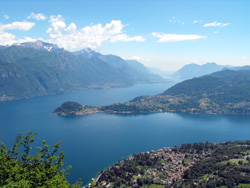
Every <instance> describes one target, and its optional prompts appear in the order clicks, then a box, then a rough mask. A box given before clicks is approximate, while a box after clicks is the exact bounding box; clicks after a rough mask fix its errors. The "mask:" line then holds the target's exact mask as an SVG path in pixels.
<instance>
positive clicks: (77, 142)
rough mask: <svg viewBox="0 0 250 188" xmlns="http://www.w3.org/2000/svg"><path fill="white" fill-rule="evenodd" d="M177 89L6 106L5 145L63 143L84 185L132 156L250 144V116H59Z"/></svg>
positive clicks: (2, 111)
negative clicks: (31, 139) (70, 107)
mask: <svg viewBox="0 0 250 188" xmlns="http://www.w3.org/2000/svg"><path fill="white" fill-rule="evenodd" d="M173 84H174V83H164V84H144V85H136V86H134V87H130V88H114V89H107V90H84V91H79V92H73V93H66V94H58V95H49V96H42V97H36V98H31V99H23V100H16V101H6V102H0V130H2V133H1V134H0V140H1V141H3V142H4V143H5V144H6V145H7V146H8V147H10V146H11V145H12V143H13V141H14V139H15V136H16V135H17V134H18V133H20V132H22V133H27V132H28V131H33V132H37V133H38V135H37V136H36V137H35V145H40V144H41V142H42V140H46V141H47V143H48V144H49V145H51V146H52V145H53V144H55V143H57V142H58V141H60V140H62V141H63V143H62V144H61V150H62V151H64V152H65V154H66V157H65V160H64V163H65V167H66V166H67V165H72V169H71V170H70V171H69V172H70V176H69V177H68V180H69V181H70V182H71V183H74V182H75V181H76V180H77V179H78V178H82V181H83V183H84V184H87V183H89V182H90V180H91V178H92V177H96V176H97V174H98V172H99V171H101V170H102V169H105V168H107V167H108V166H110V165H112V164H114V163H115V162H117V161H119V160H122V159H124V158H126V157H128V156H129V155H131V154H132V153H138V152H145V151H149V150H157V149H159V148H162V147H171V146H178V145H181V144H183V143H194V142H205V141H209V142H224V141H229V140H231V141H235V140H247V139H248V140H249V139H250V134H249V133H250V116H243V115H205V114H200V115H191V114H184V113H157V114H117V115H116V114H92V115H87V116H78V117H62V116H56V115H53V114H52V112H53V110H54V109H55V108H57V107H58V106H60V105H61V104H62V103H63V102H65V101H76V102H79V103H81V104H86V105H97V106H101V105H108V104H113V103H117V102H126V101H128V100H131V99H133V98H134V97H137V96H140V95H155V94H159V93H161V92H163V91H165V90H166V89H167V88H169V87H171V86H172V85H173Z"/></svg>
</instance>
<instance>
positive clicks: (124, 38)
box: [110, 34, 146, 42]
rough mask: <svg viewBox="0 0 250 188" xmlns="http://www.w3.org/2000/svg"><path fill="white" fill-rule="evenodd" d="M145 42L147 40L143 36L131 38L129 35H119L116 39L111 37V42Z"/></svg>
mask: <svg viewBox="0 0 250 188" xmlns="http://www.w3.org/2000/svg"><path fill="white" fill-rule="evenodd" d="M145 40H146V39H145V38H143V37H142V36H134V37H130V36H128V35H127V34H119V35H116V36H114V37H111V39H110V41H111V42H118V41H122V42H130V41H136V42H144V41H145Z"/></svg>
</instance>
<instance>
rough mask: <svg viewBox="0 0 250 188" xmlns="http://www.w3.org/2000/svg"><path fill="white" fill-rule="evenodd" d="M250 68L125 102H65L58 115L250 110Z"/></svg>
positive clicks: (247, 112)
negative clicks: (107, 103)
mask: <svg viewBox="0 0 250 188" xmlns="http://www.w3.org/2000/svg"><path fill="white" fill-rule="evenodd" d="M249 75H250V70H249V69H243V70H222V71H218V72H215V73H212V74H209V75H205V76H201V77H198V78H193V79H190V80H186V81H183V82H181V83H178V84H176V85H174V86H173V87H171V88H169V89H168V90H166V91H164V92H163V93H161V94H159V95H155V96H140V97H136V98H134V99H133V100H131V101H129V102H126V103H117V104H112V105H107V106H101V107H96V106H84V105H80V104H78V103H75V102H66V103H64V104H63V105H62V106H60V107H59V108H57V109H56V110H55V111H54V112H53V113H54V114H56V115H87V114H94V113H158V112H186V113H191V114H199V113H207V114H247V115H249V114H250V97H249V96H250V77H249Z"/></svg>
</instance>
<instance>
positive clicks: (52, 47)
mask: <svg viewBox="0 0 250 188" xmlns="http://www.w3.org/2000/svg"><path fill="white" fill-rule="evenodd" d="M14 45H16V46H22V47H24V48H32V49H35V50H40V51H48V52H55V53H59V52H64V51H65V50H64V49H63V48H59V47H58V46H57V45H56V44H51V43H47V42H43V41H41V40H37V41H36V42H24V43H17V44H14Z"/></svg>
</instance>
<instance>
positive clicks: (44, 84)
mask: <svg viewBox="0 0 250 188" xmlns="http://www.w3.org/2000/svg"><path fill="white" fill-rule="evenodd" d="M88 52H89V53H90V54H92V55H90V54H89V55H88V57H86V54H85V56H84V55H83V54H82V53H80V55H75V54H74V53H71V52H68V51H65V50H63V49H61V48H58V47H57V46H56V45H54V44H50V43H45V42H41V41H37V42H35V43H22V44H18V45H12V46H10V47H7V46H6V47H5V48H2V50H0V100H10V99H19V98H26V97H34V96H40V95H47V94H54V93H62V92H70V91H75V90H80V89H86V88H110V87H124V86H131V85H133V84H137V83H152V82H159V81H163V79H162V78H160V77H157V76H156V77H154V76H152V75H151V74H149V73H148V74H146V73H145V74H142V73H141V72H140V71H138V70H135V69H133V68H131V67H130V66H129V65H128V63H127V62H126V61H125V60H123V59H122V58H120V57H118V56H114V57H115V58H110V57H111V56H107V57H106V58H99V56H103V55H101V54H99V53H95V52H94V51H91V50H90V49H88ZM94 54H96V55H94ZM98 54H99V55H98ZM103 57H105V56H103ZM112 57H113V56H112Z"/></svg>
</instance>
